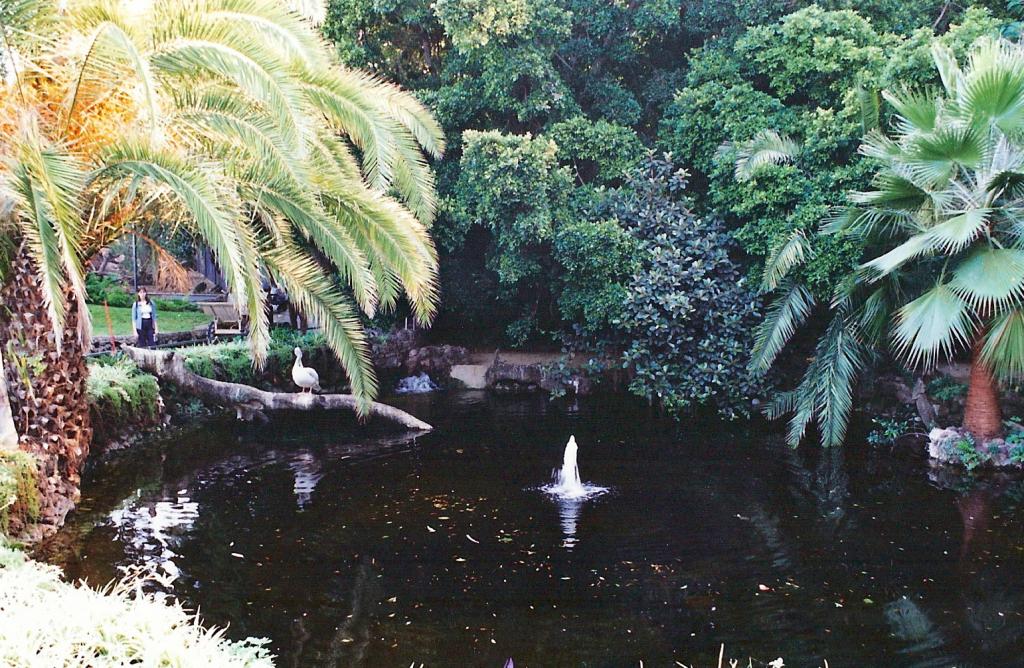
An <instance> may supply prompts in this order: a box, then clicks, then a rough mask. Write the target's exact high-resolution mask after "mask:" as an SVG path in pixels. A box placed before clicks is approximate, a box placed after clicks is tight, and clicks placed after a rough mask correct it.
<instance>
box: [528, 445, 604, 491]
mask: <svg viewBox="0 0 1024 668" xmlns="http://www.w3.org/2000/svg"><path fill="white" fill-rule="evenodd" d="M578 458H579V446H578V445H576V437H575V436H570V437H569V442H568V443H566V444H565V453H564V454H563V455H562V468H561V469H559V470H558V471H557V472H556V473H555V475H554V478H555V482H554V483H552V484H550V485H547V486H545V487H544V488H543V489H544V491H545V492H547V493H548V494H551V495H553V496H557V497H558V498H560V499H565V500H575V499H585V498H587V497H589V496H597V495H598V494H603V493H604V492H607V491H608V488H607V487H599V486H597V485H585V484H583V481H582V479H581V478H580V466H579V461H578Z"/></svg>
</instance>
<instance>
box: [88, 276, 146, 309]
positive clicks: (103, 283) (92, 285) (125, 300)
mask: <svg viewBox="0 0 1024 668" xmlns="http://www.w3.org/2000/svg"><path fill="white" fill-rule="evenodd" d="M85 291H86V299H88V301H89V303H90V304H102V303H104V302H106V303H107V304H108V305H109V306H119V307H125V306H131V305H132V302H133V301H134V300H135V298H134V297H133V296H132V295H131V294H130V293H129V292H128V291H127V290H125V289H124V286H123V285H121V284H120V283H119V282H118V281H117V280H115V279H113V278H111V277H109V276H100V275H99V274H87V275H86V277H85Z"/></svg>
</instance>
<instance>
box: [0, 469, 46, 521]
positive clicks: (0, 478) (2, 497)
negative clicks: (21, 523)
mask: <svg viewBox="0 0 1024 668" xmlns="http://www.w3.org/2000/svg"><path fill="white" fill-rule="evenodd" d="M36 476H37V473H36V460H35V458H34V457H33V456H32V455H30V454H28V453H27V452H22V451H20V450H14V451H11V452H4V451H0V533H7V532H8V531H9V530H10V522H11V517H12V516H13V517H19V518H23V519H28V520H35V519H38V518H39V487H38V486H37V481H36ZM0 540H2V536H0Z"/></svg>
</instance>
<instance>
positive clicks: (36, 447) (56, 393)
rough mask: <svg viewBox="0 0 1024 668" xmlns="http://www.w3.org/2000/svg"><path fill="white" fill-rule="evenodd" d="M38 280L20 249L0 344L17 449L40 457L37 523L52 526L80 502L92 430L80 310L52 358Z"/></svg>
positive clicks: (0, 322) (74, 307)
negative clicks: (82, 469)
mask: <svg viewBox="0 0 1024 668" xmlns="http://www.w3.org/2000/svg"><path fill="white" fill-rule="evenodd" d="M36 276H37V272H36V267H35V263H34V262H33V261H32V259H31V256H30V255H29V253H28V251H27V249H26V248H25V246H24V245H22V247H21V248H19V249H18V254H17V256H16V257H15V258H14V260H13V261H12V263H11V269H10V274H9V275H8V277H7V280H6V282H5V283H4V285H3V286H2V288H0V303H2V304H3V309H2V312H0V345H2V347H3V350H2V354H3V356H4V362H5V364H4V365H3V367H4V372H5V376H6V381H7V392H8V400H9V402H10V408H11V411H12V413H13V418H14V424H15V427H16V428H17V430H18V434H19V438H18V447H19V448H20V449H21V450H24V451H26V452H30V453H32V454H33V455H35V456H36V458H37V460H38V468H39V491H40V523H41V524H44V525H49V526H50V527H57V526H60V524H61V523H63V521H64V517H65V516H66V515H67V513H68V511H70V510H71V509H72V508H73V507H74V504H75V503H77V502H78V499H79V483H80V472H81V467H82V463H83V462H84V461H85V457H86V455H87V454H88V452H89V443H90V441H91V439H92V426H91V424H90V420H89V406H88V404H87V402H86V394H85V380H86V374H87V371H86V368H85V350H84V348H83V344H82V342H81V341H80V340H79V338H78V333H77V324H78V309H79V305H78V304H77V303H74V302H71V303H69V304H68V306H69V308H68V315H67V319H66V322H65V328H64V334H63V337H62V339H61V347H60V352H59V353H58V351H57V346H56V341H55V337H54V333H53V327H52V326H51V323H50V320H49V318H48V317H47V314H46V311H45V309H44V306H43V294H42V291H41V290H40V288H39V284H38V280H37V278H36ZM83 307H84V306H83Z"/></svg>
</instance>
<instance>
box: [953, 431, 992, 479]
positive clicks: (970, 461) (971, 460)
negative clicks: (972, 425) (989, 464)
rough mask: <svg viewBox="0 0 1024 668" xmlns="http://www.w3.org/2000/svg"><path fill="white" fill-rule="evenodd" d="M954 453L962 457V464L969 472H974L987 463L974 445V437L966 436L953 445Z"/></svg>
mask: <svg viewBox="0 0 1024 668" xmlns="http://www.w3.org/2000/svg"><path fill="white" fill-rule="evenodd" d="M953 451H954V452H956V454H957V455H958V456H959V457H960V462H961V463H962V464H963V465H964V467H966V468H967V470H968V471H973V470H974V469H976V468H978V467H979V466H981V465H982V464H983V463H984V462H985V458H984V457H983V456H982V454H981V453H980V452H978V448H977V447H976V446H975V444H974V437H973V436H971V435H970V434H964V435H963V436H961V437H960V438H959V439H957V441H956V442H954V443H953Z"/></svg>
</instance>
